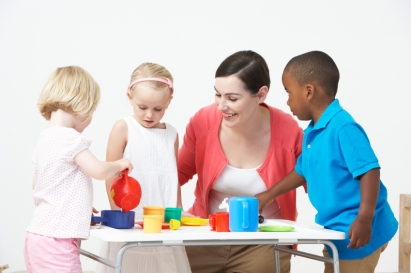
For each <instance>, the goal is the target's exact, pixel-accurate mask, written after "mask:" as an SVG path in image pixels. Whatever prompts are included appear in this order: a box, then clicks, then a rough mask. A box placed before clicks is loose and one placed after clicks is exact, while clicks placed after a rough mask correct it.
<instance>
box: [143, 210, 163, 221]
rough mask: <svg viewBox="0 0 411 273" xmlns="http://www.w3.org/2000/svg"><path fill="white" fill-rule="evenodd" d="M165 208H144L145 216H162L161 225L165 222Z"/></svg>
mask: <svg viewBox="0 0 411 273" xmlns="http://www.w3.org/2000/svg"><path fill="white" fill-rule="evenodd" d="M165 209H166V208H165V207H156V206H144V207H143V215H161V217H162V218H161V219H162V220H161V223H163V222H164V211H165Z"/></svg>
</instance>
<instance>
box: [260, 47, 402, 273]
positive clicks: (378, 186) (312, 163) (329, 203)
mask: <svg viewBox="0 0 411 273" xmlns="http://www.w3.org/2000/svg"><path fill="white" fill-rule="evenodd" d="M339 78H340V74H339V71H338V68H337V66H336V64H335V63H334V61H333V60H332V59H331V57H330V56H328V55H327V54H325V53H324V52H320V51H312V52H308V53H305V54H302V55H299V56H296V57H294V58H292V59H291V60H290V61H289V62H288V64H287V65H286V67H285V69H284V72H283V76H282V81H283V85H284V88H285V90H286V92H287V93H288V101H287V105H288V106H289V107H290V110H291V112H292V113H293V114H294V115H295V116H297V118H298V119H299V120H311V122H310V124H309V125H308V127H307V129H305V130H304V140H303V150H302V153H301V155H300V157H299V158H298V160H297V164H296V166H295V168H294V170H292V171H291V172H290V173H288V174H287V175H286V176H285V177H284V178H283V179H282V180H281V181H279V182H278V183H277V184H276V185H274V186H273V187H272V188H270V189H268V190H267V191H265V192H263V193H260V194H257V195H256V197H257V198H258V199H259V202H260V204H259V206H260V208H259V209H260V211H261V210H262V209H263V208H264V207H266V206H267V205H268V204H269V203H270V202H271V201H272V200H273V199H274V198H275V197H277V196H278V195H281V194H283V193H285V192H287V191H290V190H292V189H295V188H297V187H299V186H302V185H303V184H304V183H307V191H308V197H309V199H310V201H311V203H312V205H313V206H314V207H315V209H316V210H317V215H316V217H315V221H316V223H317V224H319V225H321V226H323V227H324V228H327V229H332V230H338V231H342V232H345V234H346V240H335V241H333V243H334V244H335V245H336V247H337V249H338V254H339V257H340V272H341V273H348V272H349V273H353V272H354V273H355V272H358V273H359V272H361V273H367V272H370V273H371V272H374V269H375V267H376V266H377V263H378V260H379V257H380V253H381V252H382V251H383V250H384V249H385V248H386V247H387V244H388V241H389V240H391V238H392V237H393V236H394V235H395V233H396V232H397V229H398V222H397V220H396V219H395V217H394V214H393V212H392V210H391V208H390V205H389V204H388V202H387V189H386V188H385V186H384V184H383V183H382V182H381V180H380V165H379V164H378V159H377V157H376V156H375V154H374V152H373V150H372V148H371V145H370V142H369V140H368V137H367V135H366V133H365V131H364V130H363V128H362V127H361V126H360V125H359V124H358V123H356V122H355V120H354V119H353V118H352V117H351V115H350V114H349V113H348V112H347V111H345V110H344V109H343V108H342V107H341V106H340V103H339V101H338V99H336V98H335V95H336V93H337V88H338V81H339ZM327 248H328V246H327V247H326V248H324V251H323V254H324V256H326V257H329V253H331V251H329V250H327ZM324 272H325V273H330V272H333V265H332V264H330V263H325V270H324Z"/></svg>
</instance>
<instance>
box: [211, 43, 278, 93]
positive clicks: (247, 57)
mask: <svg viewBox="0 0 411 273" xmlns="http://www.w3.org/2000/svg"><path fill="white" fill-rule="evenodd" d="M230 75H236V76H237V77H238V78H239V79H240V80H241V81H243V82H244V85H245V88H246V89H247V90H249V91H250V93H251V94H257V93H258V91H259V90H260V88H261V87H263V86H267V87H268V89H270V71H269V70H268V66H267V63H266V62H265V60H264V58H263V57H262V56H261V55H260V54H258V53H256V52H254V51H251V50H244V51H238V52H236V53H234V54H232V55H230V56H228V57H227V58H226V59H225V60H224V61H223V62H222V63H221V64H220V66H219V67H218V68H217V71H216V72H215V77H216V78H218V77H227V76H230Z"/></svg>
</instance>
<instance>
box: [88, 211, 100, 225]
mask: <svg viewBox="0 0 411 273" xmlns="http://www.w3.org/2000/svg"><path fill="white" fill-rule="evenodd" d="M96 213H99V211H98V210H96V209H95V208H94V207H93V209H92V212H91V216H93V215H94V214H96ZM97 224H98V223H95V222H91V224H90V225H91V226H95V225H97Z"/></svg>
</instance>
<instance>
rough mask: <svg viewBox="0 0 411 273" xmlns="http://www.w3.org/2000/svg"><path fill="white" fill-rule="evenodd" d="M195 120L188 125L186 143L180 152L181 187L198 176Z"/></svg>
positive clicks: (179, 175) (185, 136)
mask: <svg viewBox="0 0 411 273" xmlns="http://www.w3.org/2000/svg"><path fill="white" fill-rule="evenodd" d="M194 122H195V121H194V120H193V118H191V119H190V123H189V124H188V125H187V128H186V133H185V135H184V141H183V145H182V146H181V148H180V149H179V150H178V157H177V159H178V161H177V169H178V181H179V184H180V185H184V184H185V183H187V182H188V181H189V180H191V179H192V178H193V176H194V175H195V174H197V168H196V160H195V151H196V137H195V132H194V125H193V123H194Z"/></svg>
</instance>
